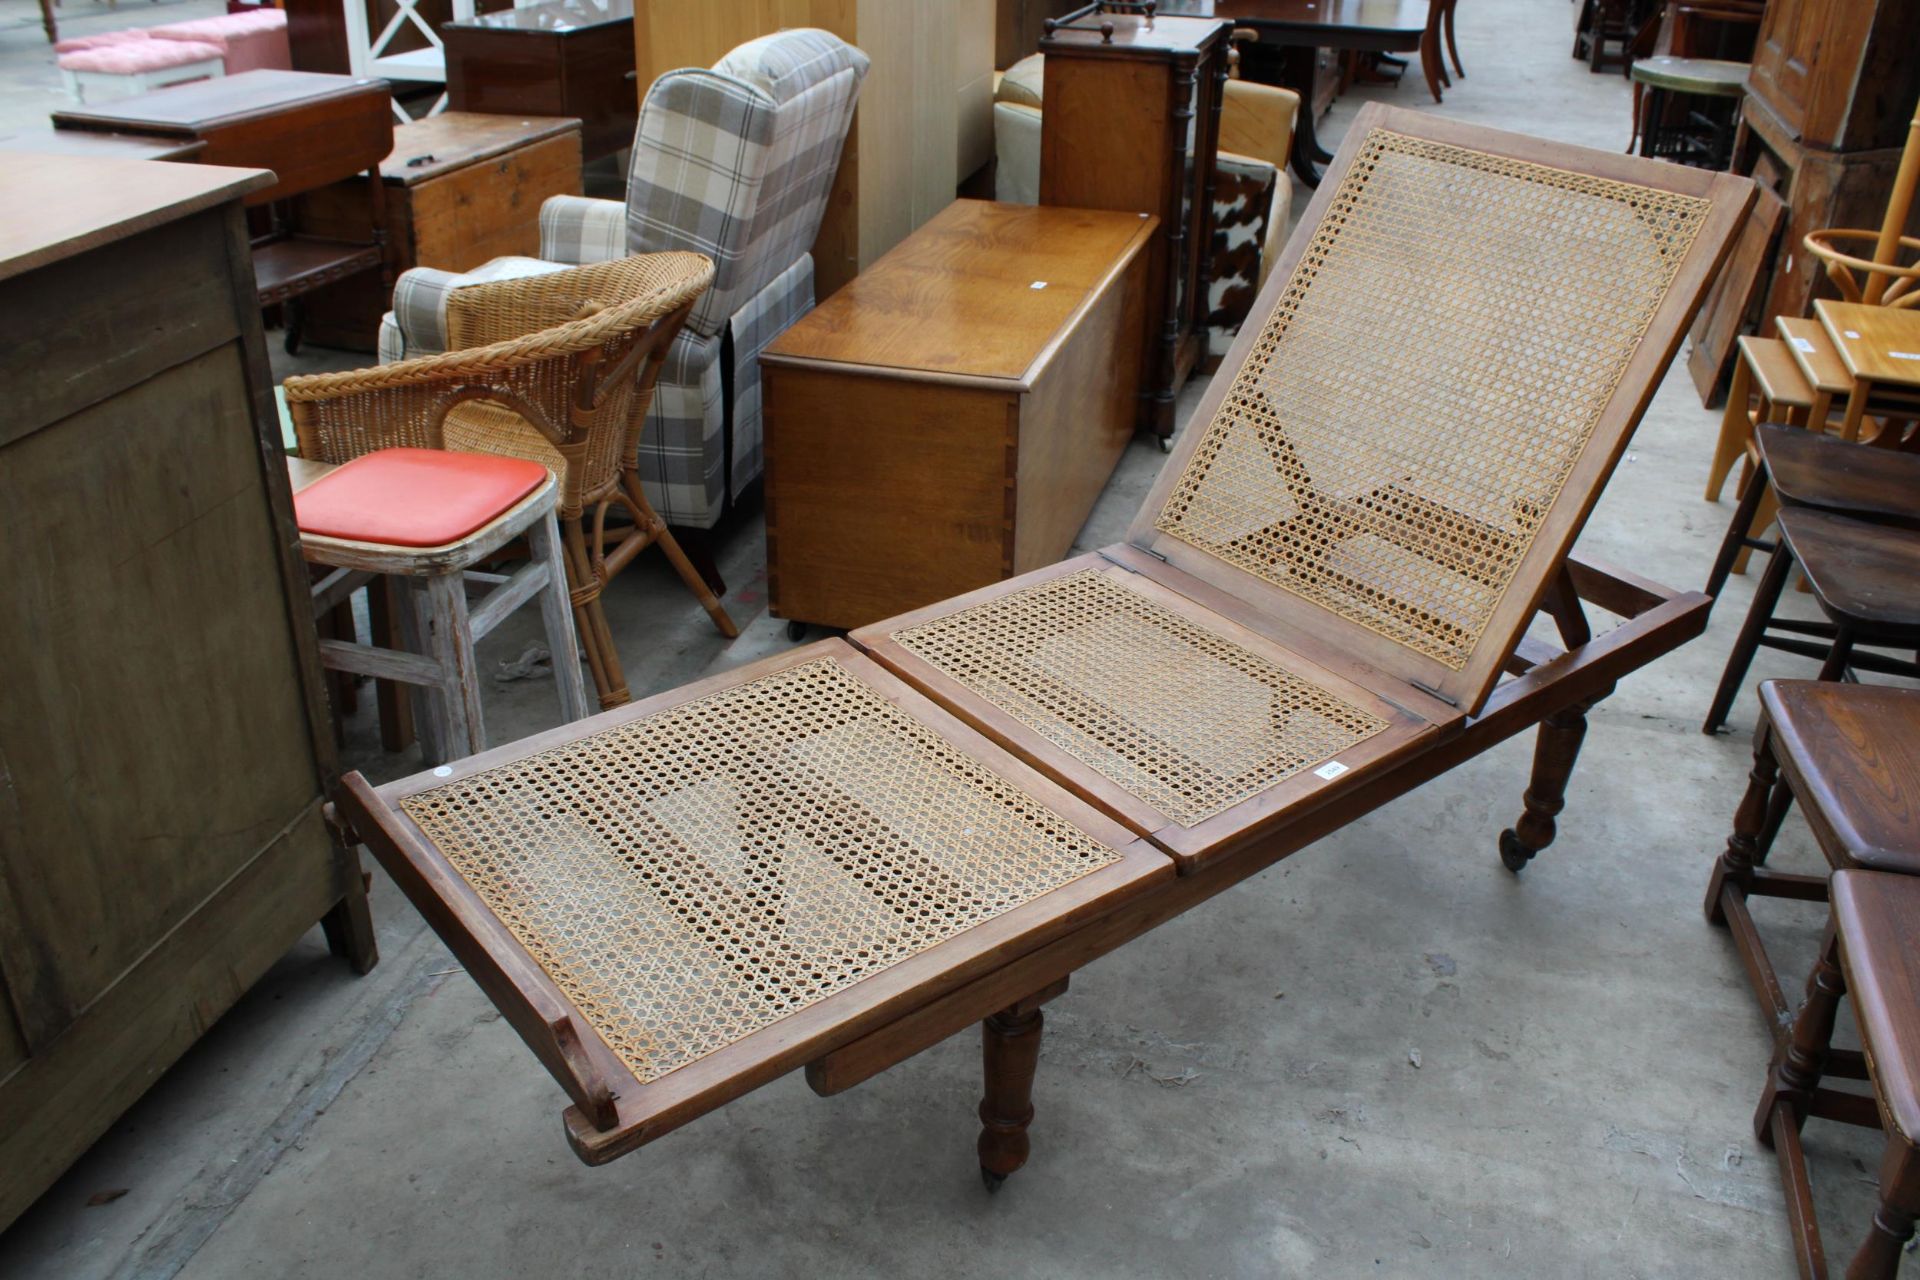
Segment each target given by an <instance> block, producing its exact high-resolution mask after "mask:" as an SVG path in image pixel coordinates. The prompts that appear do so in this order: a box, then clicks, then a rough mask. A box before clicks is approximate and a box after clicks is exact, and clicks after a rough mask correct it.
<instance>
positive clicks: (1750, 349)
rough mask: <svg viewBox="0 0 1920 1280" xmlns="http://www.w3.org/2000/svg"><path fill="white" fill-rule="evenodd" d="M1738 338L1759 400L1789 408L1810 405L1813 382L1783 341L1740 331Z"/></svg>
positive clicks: (1802, 407)
mask: <svg viewBox="0 0 1920 1280" xmlns="http://www.w3.org/2000/svg"><path fill="white" fill-rule="evenodd" d="M1738 341H1739V345H1740V354H1741V356H1742V357H1743V358H1744V359H1745V360H1746V361H1747V363H1748V364H1749V365H1750V366H1751V367H1752V370H1753V389H1754V390H1755V391H1757V392H1759V393H1760V398H1761V399H1762V400H1765V401H1767V402H1768V403H1769V404H1775V405H1783V406H1785V407H1787V408H1791V409H1811V408H1812V407H1813V394H1814V393H1813V384H1812V383H1811V382H1808V381H1807V375H1806V374H1805V373H1803V372H1801V369H1800V366H1799V365H1798V364H1796V363H1795V362H1794V359H1793V352H1792V351H1790V350H1788V349H1787V344H1786V343H1785V342H1782V341H1781V340H1780V339H1778V338H1756V337H1753V336H1751V335H1742V336H1741V337H1740V338H1739V340H1738Z"/></svg>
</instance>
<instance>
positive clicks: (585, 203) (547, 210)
mask: <svg viewBox="0 0 1920 1280" xmlns="http://www.w3.org/2000/svg"><path fill="white" fill-rule="evenodd" d="M540 256H541V257H542V258H544V259H545V260H546V261H548V262H564V263H566V264H567V265H569V266H576V267H580V266H586V265H587V264H589V263H594V262H610V261H612V260H613V259H615V258H624V257H626V256H627V207H626V206H625V205H623V204H621V203H620V202H619V201H618V200H590V199H588V198H586V197H584V196H553V197H550V198H549V199H548V200H547V202H546V203H545V204H543V205H541V206H540Z"/></svg>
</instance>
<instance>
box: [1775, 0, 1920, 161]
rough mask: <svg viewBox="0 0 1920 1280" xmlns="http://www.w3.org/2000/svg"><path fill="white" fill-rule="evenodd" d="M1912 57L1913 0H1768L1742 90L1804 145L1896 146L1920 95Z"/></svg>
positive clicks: (1918, 22)
mask: <svg viewBox="0 0 1920 1280" xmlns="http://www.w3.org/2000/svg"><path fill="white" fill-rule="evenodd" d="M1916 51H1920V6H1917V5H1915V4H1914V3H1913V0H1768V4H1767V9H1766V14H1765V16H1764V17H1762V18H1761V20H1760V33H1759V36H1758V37H1757V39H1756V40H1755V43H1754V50H1753V71H1752V73H1751V74H1750V77H1749V79H1748V81H1747V85H1748V89H1749V91H1750V92H1751V93H1752V95H1753V96H1754V97H1756V98H1759V99H1760V100H1761V101H1762V102H1764V103H1766V105H1767V106H1768V107H1769V108H1770V109H1771V110H1772V113H1773V115H1774V116H1775V118H1777V119H1778V120H1779V122H1780V125H1781V126H1782V129H1783V131H1784V133H1785V134H1786V136H1787V137H1789V138H1791V139H1792V140H1793V141H1795V142H1797V143H1799V144H1801V145H1803V146H1808V147H1818V148H1823V149H1825V150H1829V151H1872V150H1875V149H1878V148H1884V147H1899V146H1900V145H1901V144H1902V143H1903V142H1905V141H1906V134H1907V121H1908V120H1909V119H1911V118H1912V114H1913V105H1914V95H1915V91H1916V89H1920V61H1917V60H1916V59H1915V56H1914V55H1915V53H1916Z"/></svg>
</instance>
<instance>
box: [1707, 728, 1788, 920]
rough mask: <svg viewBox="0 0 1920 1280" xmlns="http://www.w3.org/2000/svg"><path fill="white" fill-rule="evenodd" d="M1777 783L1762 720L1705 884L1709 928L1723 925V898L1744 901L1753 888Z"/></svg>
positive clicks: (1769, 737) (1769, 738)
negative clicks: (1737, 802) (1722, 846)
mask: <svg viewBox="0 0 1920 1280" xmlns="http://www.w3.org/2000/svg"><path fill="white" fill-rule="evenodd" d="M1779 779H1780V765H1779V763H1778V762H1777V761H1776V760H1775V759H1774V758H1773V731H1772V727H1771V726H1770V725H1769V724H1768V723H1767V722H1766V718H1765V717H1764V716H1762V717H1761V721H1760V725H1759V727H1758V728H1756V729H1755V730H1754V731H1753V767H1752V769H1750V770H1749V771H1748V773H1747V792H1746V794H1745V795H1743V796H1741V797H1740V807H1739V808H1738V809H1736V810H1734V813H1733V831H1732V833H1731V834H1729V835H1728V836H1727V847H1726V848H1725V849H1723V850H1722V851H1721V853H1720V858H1719V861H1717V862H1715V863H1714V864H1713V875H1712V876H1711V877H1710V878H1709V879H1708V881H1707V901H1706V912H1707V921H1708V923H1710V924H1718V925H1724V924H1726V923H1727V915H1726V906H1725V903H1726V895H1727V894H1728V893H1729V892H1732V893H1733V894H1735V895H1736V896H1737V897H1739V898H1743V899H1744V898H1745V897H1746V896H1747V890H1748V889H1749V888H1750V887H1751V886H1752V884H1753V868H1754V864H1755V863H1758V862H1760V861H1761V860H1762V859H1763V857H1764V854H1763V853H1762V852H1761V849H1760V840H1761V836H1762V833H1763V832H1764V831H1765V828H1766V823H1767V814H1768V810H1769V809H1770V808H1771V806H1772V801H1773V794H1774V792H1775V791H1776V790H1781V789H1782V788H1781V787H1780V786H1779Z"/></svg>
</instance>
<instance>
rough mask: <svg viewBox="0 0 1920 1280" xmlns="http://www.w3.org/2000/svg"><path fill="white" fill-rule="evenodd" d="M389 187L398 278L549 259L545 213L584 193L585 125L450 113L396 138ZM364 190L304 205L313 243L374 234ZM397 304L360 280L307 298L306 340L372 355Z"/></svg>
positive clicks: (333, 191)
mask: <svg viewBox="0 0 1920 1280" xmlns="http://www.w3.org/2000/svg"><path fill="white" fill-rule="evenodd" d="M380 176H381V178H382V179H383V180H384V181H385V182H386V187H387V234H388V238H389V242H390V245H391V250H392V260H393V273H394V275H396V276H398V275H399V274H400V273H401V272H402V271H405V270H407V269H408V268H410V267H438V268H440V269H441V270H443V271H470V270H472V269H473V268H475V267H477V266H480V265H481V264H482V263H485V262H489V261H491V260H493V259H494V258H499V257H505V256H507V255H515V254H517V255H520V256H523V257H535V256H537V255H538V254H539V252H540V206H541V205H542V204H543V203H545V201H546V199H547V197H548V196H577V195H579V194H580V122H579V121H578V120H571V119H564V118H557V117H548V116H491V115H476V114H473V113H471V112H466V111H448V112H445V113H443V114H441V115H437V116H428V117H426V118H425V119H422V120H416V121H414V122H413V123H412V124H403V125H400V126H398V127H396V128H395V129H394V131H393V151H392V153H391V154H389V155H388V156H387V158H386V160H385V161H384V162H383V163H382V164H381V166H380ZM366 209H367V198H366V193H365V189H364V188H363V187H362V186H361V185H360V184H358V183H338V184H335V185H334V186H331V187H325V188H322V189H321V190H319V191H316V192H313V193H312V194H311V195H308V196H304V197H302V198H301V200H300V202H299V206H298V209H297V211H296V214H295V217H296V218H297V219H298V221H299V224H300V229H301V230H302V231H304V232H308V233H309V234H315V235H331V236H346V235H348V234H350V233H351V232H352V230H353V228H354V227H355V226H358V227H359V234H362V235H364V234H365V231H366ZM390 305H391V300H390V299H389V298H387V297H386V296H385V295H384V293H383V292H382V291H381V289H380V287H379V283H378V281H377V280H373V279H370V278H369V279H366V280H351V281H345V282H343V283H341V284H338V285H333V286H331V287H329V288H326V289H322V290H319V291H318V292H316V293H314V294H312V295H311V296H310V297H309V298H308V299H307V303H306V306H307V314H306V321H305V329H304V333H305V336H306V337H307V338H308V339H310V340H311V341H313V342H316V343H319V344H320V345H322V346H328V347H341V348H344V349H346V350H349V351H372V350H373V348H374V340H375V337H376V336H377V335H378V333H379V329H380V317H381V315H382V314H383V313H384V312H385V311H386V310H387V308H388V307H389V306H390Z"/></svg>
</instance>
